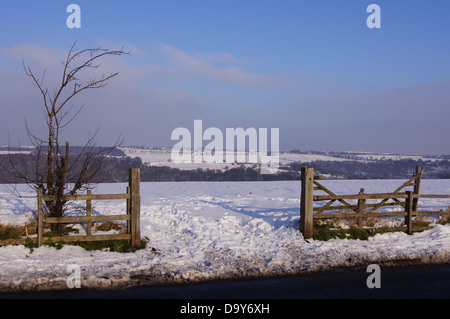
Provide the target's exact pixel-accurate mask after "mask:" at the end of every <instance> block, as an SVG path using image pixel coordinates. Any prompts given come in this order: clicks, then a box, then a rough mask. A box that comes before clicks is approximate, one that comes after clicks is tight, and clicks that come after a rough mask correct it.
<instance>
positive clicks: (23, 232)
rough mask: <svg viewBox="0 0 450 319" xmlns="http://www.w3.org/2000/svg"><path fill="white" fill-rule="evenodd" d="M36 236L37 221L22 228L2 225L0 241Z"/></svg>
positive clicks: (0, 226)
mask: <svg viewBox="0 0 450 319" xmlns="http://www.w3.org/2000/svg"><path fill="white" fill-rule="evenodd" d="M34 234H36V221H32V222H29V223H27V224H25V225H21V226H17V225H3V224H0V239H17V238H20V237H27V236H30V235H34Z"/></svg>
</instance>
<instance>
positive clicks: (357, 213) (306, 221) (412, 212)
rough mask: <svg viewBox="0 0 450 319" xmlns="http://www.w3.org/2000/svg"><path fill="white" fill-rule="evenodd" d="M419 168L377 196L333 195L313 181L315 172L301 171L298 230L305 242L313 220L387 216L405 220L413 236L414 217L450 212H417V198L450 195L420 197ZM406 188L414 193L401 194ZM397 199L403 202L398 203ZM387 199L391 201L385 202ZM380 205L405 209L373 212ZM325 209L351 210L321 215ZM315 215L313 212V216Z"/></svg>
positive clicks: (311, 230)
mask: <svg viewBox="0 0 450 319" xmlns="http://www.w3.org/2000/svg"><path fill="white" fill-rule="evenodd" d="M421 173H422V168H421V167H420V166H418V167H417V168H416V172H415V173H414V175H413V177H412V178H411V179H410V180H408V181H407V182H405V183H404V184H403V185H402V186H400V187H399V188H397V189H396V190H395V191H394V192H393V193H378V194H365V193H364V189H361V191H360V192H359V194H356V195H336V194H334V193H333V192H332V191H330V190H329V189H327V188H326V187H324V186H323V185H321V184H320V183H318V182H317V181H315V180H314V178H315V177H316V176H314V169H313V168H309V167H305V168H302V177H301V181H302V191H301V198H300V201H301V204H300V231H301V232H302V234H303V237H304V238H305V239H309V238H312V237H313V233H314V229H313V222H314V220H315V219H331V218H356V217H368V216H376V217H389V216H402V217H404V218H405V224H406V226H407V232H408V234H411V233H412V218H413V217H414V216H422V215H450V211H418V210H417V209H418V200H419V198H450V195H435V194H419V193H418V192H419V190H420V180H421ZM407 186H413V187H414V191H406V192H402V193H401V192H400V191H401V190H403V189H404V188H405V187H407ZM314 190H321V191H324V192H325V193H327V195H314V194H313V192H314ZM376 199H381V201H380V202H379V203H376V204H366V200H376ZM399 199H404V201H400V200H399ZM346 200H358V204H357V205H351V204H349V203H348V202H347V201H346ZM389 200H393V201H394V202H392V203H388V201H389ZM315 201H328V202H327V203H326V204H325V205H324V206H322V207H313V206H314V202H315ZM336 201H339V202H340V203H341V204H342V205H338V206H332V205H333V203H334V202H336ZM382 206H400V207H402V208H404V210H403V211H398V212H375V210H376V209H378V208H380V207H382ZM370 207H371V208H372V209H371V210H370V212H366V208H370ZM327 210H333V211H336V210H350V211H353V212H351V213H348V212H345V213H332V214H324V213H323V212H324V211H327ZM314 212H316V213H315V214H314Z"/></svg>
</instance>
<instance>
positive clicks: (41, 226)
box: [37, 186, 44, 247]
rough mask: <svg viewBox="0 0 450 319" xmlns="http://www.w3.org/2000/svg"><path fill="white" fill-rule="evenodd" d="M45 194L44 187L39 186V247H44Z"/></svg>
mask: <svg viewBox="0 0 450 319" xmlns="http://www.w3.org/2000/svg"><path fill="white" fill-rule="evenodd" d="M43 193H44V187H42V186H39V189H38V195H37V201H38V202H37V218H38V227H37V235H38V242H37V244H38V247H41V246H42V235H43V233H44V227H43V218H44V216H43V215H44V214H43V212H42V195H43Z"/></svg>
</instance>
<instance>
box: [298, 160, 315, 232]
mask: <svg viewBox="0 0 450 319" xmlns="http://www.w3.org/2000/svg"><path fill="white" fill-rule="evenodd" d="M301 181H302V192H301V197H300V231H301V232H302V234H303V238H305V239H309V238H312V237H313V232H314V229H313V206H314V201H313V191H314V168H312V167H303V168H302V176H301Z"/></svg>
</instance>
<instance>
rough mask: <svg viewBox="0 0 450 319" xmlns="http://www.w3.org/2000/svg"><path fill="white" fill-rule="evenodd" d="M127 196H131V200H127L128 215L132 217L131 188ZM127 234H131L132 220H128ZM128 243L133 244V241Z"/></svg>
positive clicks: (128, 189)
mask: <svg viewBox="0 0 450 319" xmlns="http://www.w3.org/2000/svg"><path fill="white" fill-rule="evenodd" d="M127 195H129V196H130V198H128V199H127V215H130V216H131V209H130V206H131V204H130V202H131V191H130V186H128V187H127ZM127 234H131V218H130V219H129V220H127ZM128 243H130V244H131V240H129V241H128Z"/></svg>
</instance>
